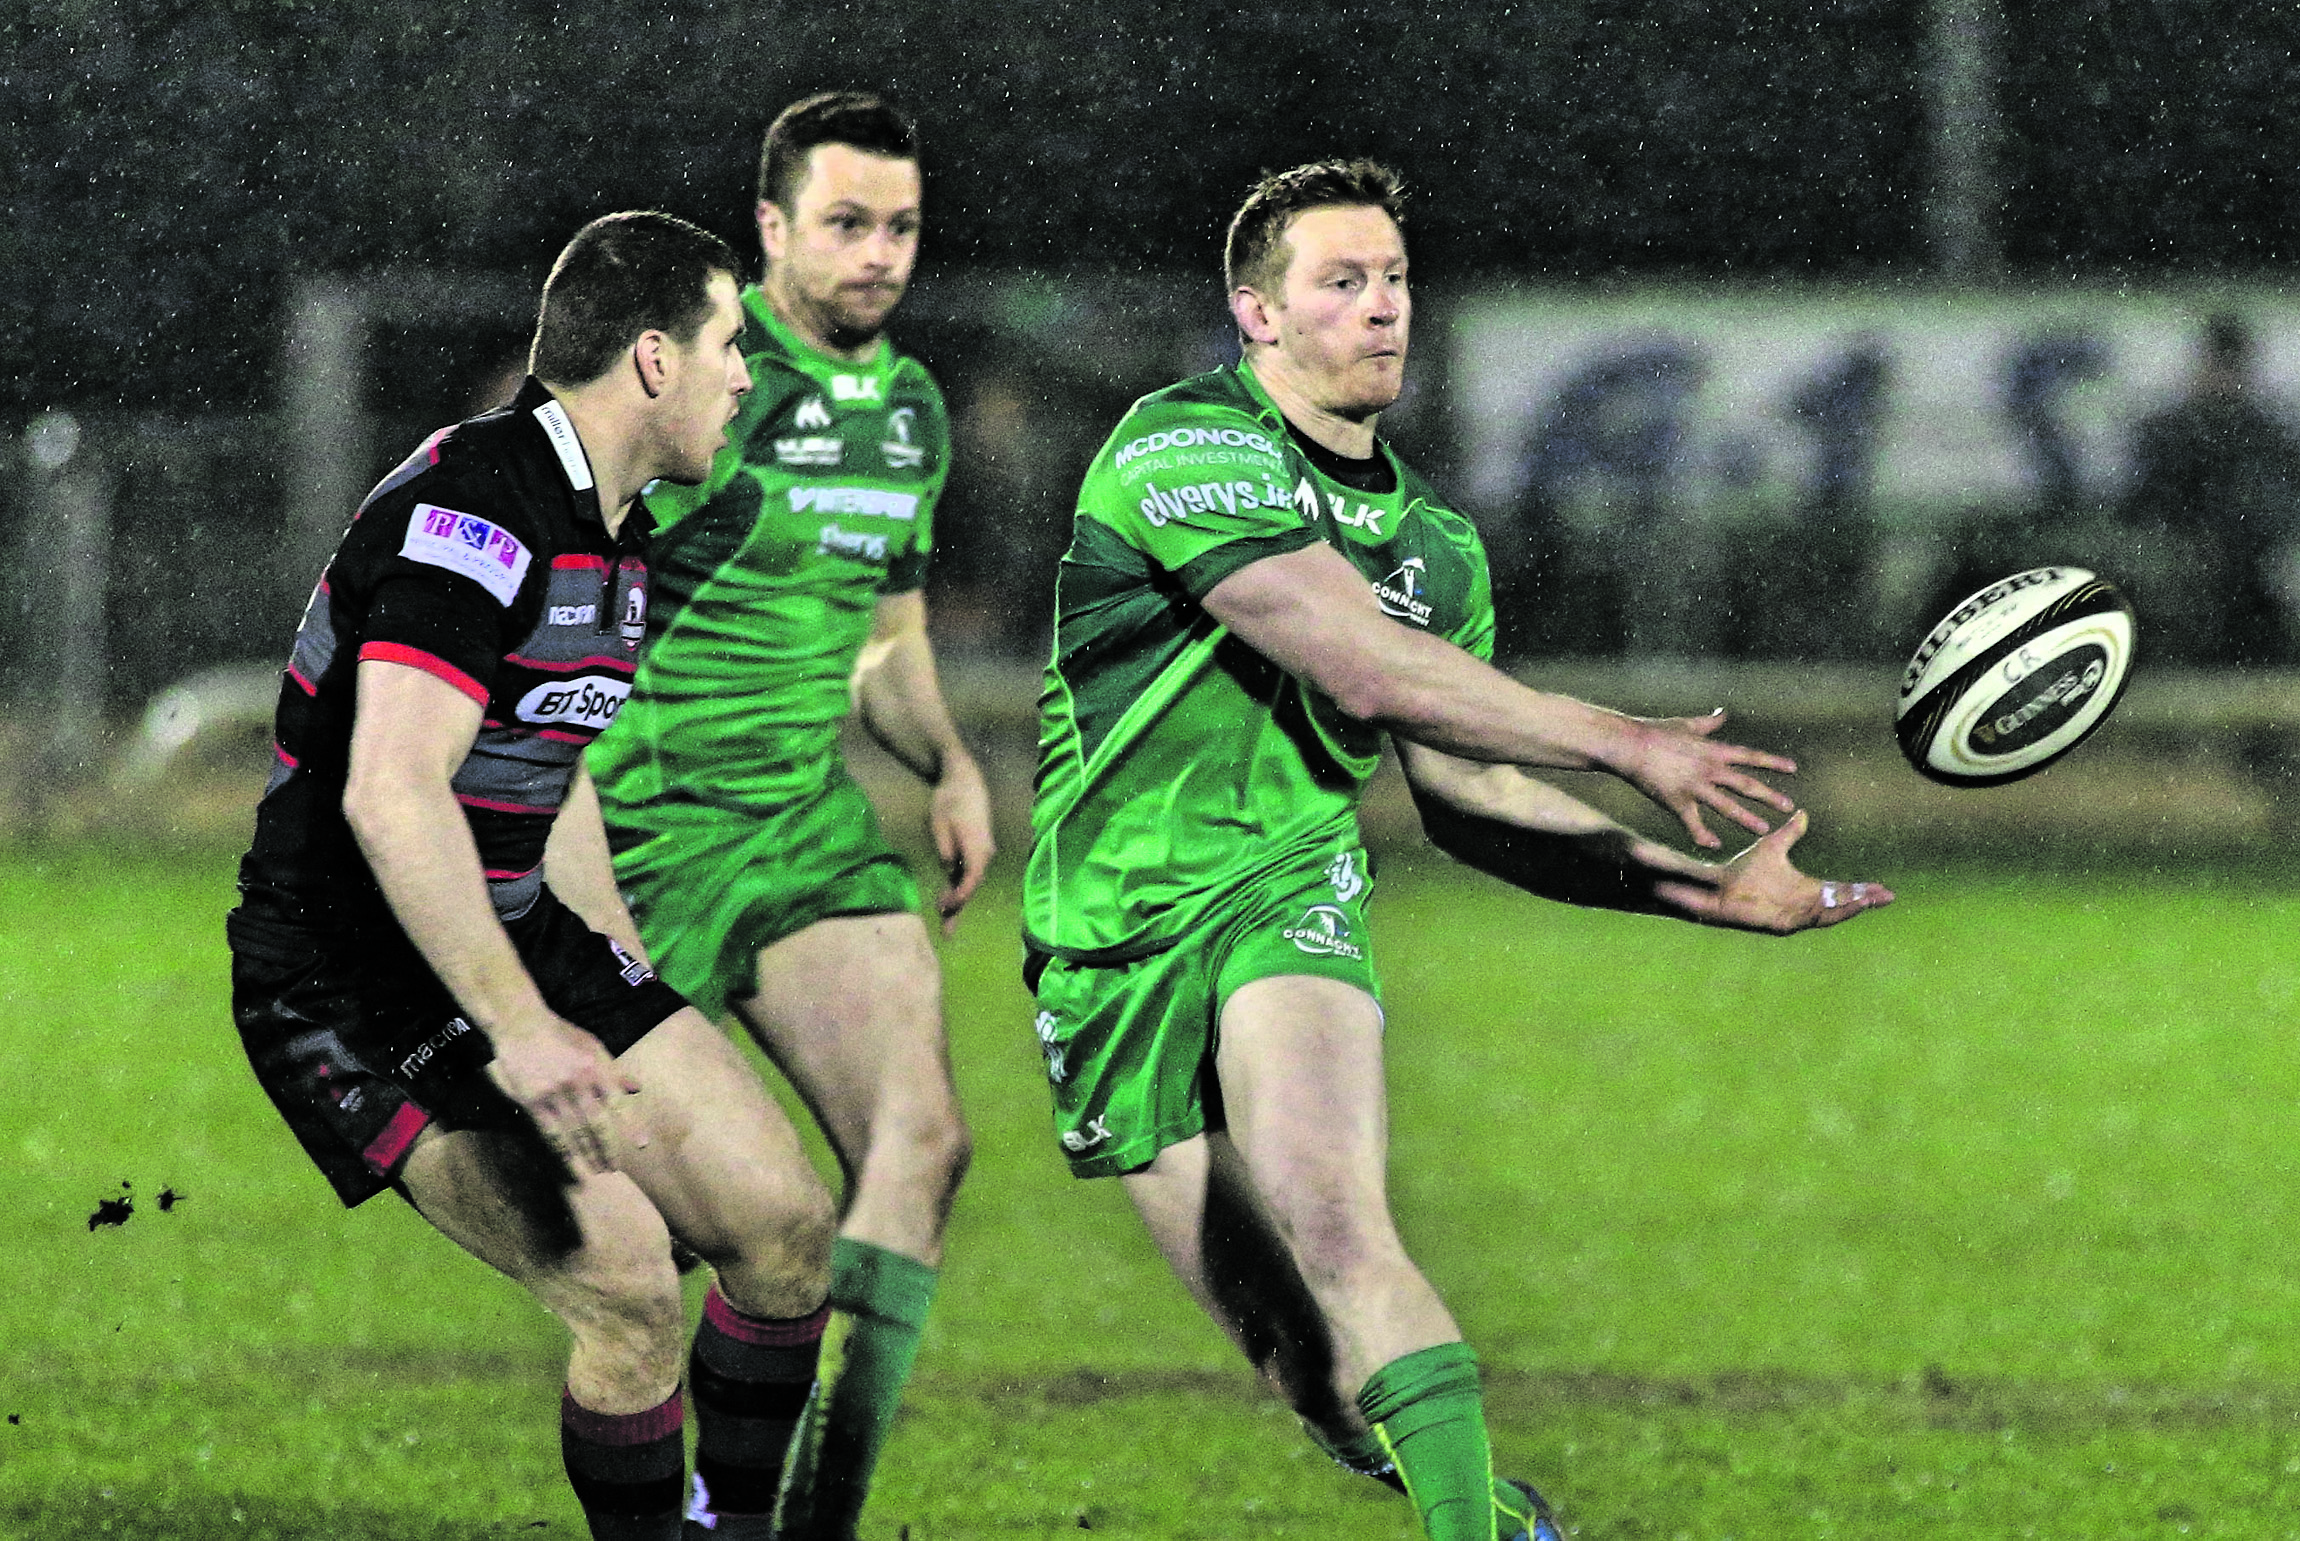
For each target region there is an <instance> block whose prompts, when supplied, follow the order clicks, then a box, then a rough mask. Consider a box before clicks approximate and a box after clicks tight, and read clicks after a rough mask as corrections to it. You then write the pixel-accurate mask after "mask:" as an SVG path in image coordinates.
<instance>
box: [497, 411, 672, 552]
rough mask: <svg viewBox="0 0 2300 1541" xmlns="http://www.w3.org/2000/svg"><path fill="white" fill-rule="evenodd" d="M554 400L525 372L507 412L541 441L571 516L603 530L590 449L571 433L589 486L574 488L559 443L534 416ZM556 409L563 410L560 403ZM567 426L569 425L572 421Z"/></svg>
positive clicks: (626, 518)
mask: <svg viewBox="0 0 2300 1541" xmlns="http://www.w3.org/2000/svg"><path fill="white" fill-rule="evenodd" d="M558 400H559V398H558V397H557V396H554V395H553V394H552V393H551V387H549V386H548V385H545V384H544V383H543V382H542V381H541V380H538V379H536V378H535V377H534V376H533V375H529V376H528V377H527V378H526V379H525V380H522V381H521V382H520V384H519V394H518V395H516V396H514V397H512V398H511V414H512V416H514V417H516V418H518V419H519V420H520V421H521V422H523V423H525V424H526V425H527V432H529V433H530V434H533V435H534V436H535V438H536V439H538V440H539V441H541V443H542V445H543V453H544V455H545V456H546V457H548V458H549V460H550V462H551V468H552V469H553V470H555V471H557V472H558V473H559V485H560V486H562V487H565V488H566V489H567V501H568V502H569V503H570V504H572V505H573V506H574V509H575V516H576V517H577V518H579V519H588V520H589V521H590V522H591V523H593V524H595V525H597V526H599V527H600V528H601V529H605V528H606V527H607V517H606V515H605V513H604V512H602V511H601V509H600V506H599V488H598V485H597V483H598V477H597V475H596V474H595V473H592V472H591V451H590V450H588V449H586V448H585V447H584V445H583V438H582V435H580V434H577V435H576V436H575V453H576V454H578V455H581V456H582V457H583V469H584V471H585V473H586V474H590V475H591V478H592V483H593V485H592V486H590V487H589V488H578V487H576V485H575V479H574V477H572V476H570V475H569V474H568V472H567V462H566V461H565V460H563V459H561V458H560V455H559V446H558V445H557V444H555V443H554V442H552V438H551V431H550V430H549V429H548V428H545V427H544V426H543V424H542V423H541V422H540V421H538V420H537V418H536V416H535V409H536V408H538V407H540V406H542V405H543V404H544V403H545V402H556V401H558ZM560 410H561V411H565V410H566V408H565V406H564V405H563V404H562V406H561V407H560ZM569 426H570V427H572V426H573V425H572V423H570V425H569ZM639 512H640V510H639V509H636V508H635V509H633V510H632V513H633V514H637V513H639ZM624 522H625V523H626V524H628V523H629V522H630V519H629V516H626V517H625V520H624Z"/></svg>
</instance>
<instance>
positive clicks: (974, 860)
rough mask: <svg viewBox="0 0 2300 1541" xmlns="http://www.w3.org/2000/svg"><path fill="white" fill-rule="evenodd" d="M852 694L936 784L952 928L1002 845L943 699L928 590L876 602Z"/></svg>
mask: <svg viewBox="0 0 2300 1541" xmlns="http://www.w3.org/2000/svg"><path fill="white" fill-rule="evenodd" d="M854 700H855V707H856V709H857V710H858V711H860V712H861V714H862V720H863V726H864V727H865V728H868V729H869V730H870V735H871V737H872V738H875V739H877V740H878V741H879V743H880V744H881V745H883V746H884V747H885V749H886V751H887V753H889V754H891V755H893V756H894V757H895V758H896V759H898V760H900V761H902V763H903V764H904V765H906V766H908V767H909V768H910V770H911V772H912V773H913V774H914V775H916V776H917V777H918V778H919V779H920V780H921V781H924V782H925V783H926V784H927V785H928V786H930V787H932V788H933V789H934V795H933V798H932V800H931V801H930V802H929V803H928V805H927V823H928V826H929V832H930V833H931V834H932V835H933V836H934V849H935V853H936V854H937V855H938V856H940V857H941V858H942V866H943V872H944V875H945V876H946V877H947V878H948V882H947V883H946V885H945V886H944V888H943V891H942V894H941V897H940V898H938V899H937V900H936V901H935V909H936V911H937V912H938V913H939V914H940V915H941V916H942V917H943V925H944V929H945V930H947V929H949V927H950V926H951V925H952V924H954V923H955V922H956V921H957V919H958V912H959V911H960V910H961V909H963V908H965V906H966V901H967V900H969V899H971V898H973V897H974V891H975V890H976V889H977V888H979V887H981V886H982V875H983V873H985V872H986V871H988V870H989V868H990V859H991V857H993V856H995V855H997V854H998V845H997V842H996V841H994V840H993V839H992V838H991V830H990V792H989V789H988V787H987V786H985V784H984V782H983V779H982V770H981V768H980V767H979V766H977V765H976V764H975V763H974V756H973V755H972V754H970V753H968V752H967V748H966V743H965V741H964V740H963V739H961V738H960V737H959V736H958V727H957V725H956V724H955V723H953V722H952V721H951V719H950V708H949V706H947V705H946V704H945V703H944V701H943V699H942V681H941V678H940V677H939V675H938V674H937V673H936V671H935V666H934V647H933V644H932V643H930V642H929V641H928V640H927V634H926V596H925V595H924V594H922V593H919V592H918V591H916V590H912V591H911V592H910V593H907V594H889V595H887V596H886V597H885V598H883V599H881V600H880V601H879V602H878V609H877V611H876V613H875V614H874V615H873V616H872V617H871V637H870V642H869V644H868V645H866V646H865V647H864V648H863V651H862V656H861V657H860V658H858V659H856V660H855V674H854Z"/></svg>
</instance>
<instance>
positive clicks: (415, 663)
mask: <svg viewBox="0 0 2300 1541" xmlns="http://www.w3.org/2000/svg"><path fill="white" fill-rule="evenodd" d="M359 657H360V661H361V662H362V663H365V662H366V661H367V660H368V659H370V658H372V659H374V660H375V661H376V662H378V663H396V664H405V665H406V666H407V667H408V668H410V669H421V670H422V671H423V672H424V673H426V674H428V675H431V676H432V677H433V678H435V679H442V680H445V681H446V682H447V683H448V684H450V685H453V686H454V687H455V688H456V689H457V690H460V691H462V692H463V693H464V694H465V695H467V696H469V697H471V699H472V700H474V701H477V702H478V703H479V704H480V705H481V706H485V705H486V704H487V687H486V686H485V685H482V684H480V683H479V681H477V680H475V679H473V678H472V677H471V676H470V675H468V674H466V673H464V672H463V671H462V670H461V669H458V668H457V667H455V665H453V664H451V663H449V662H448V661H447V660H446V659H444V658H440V657H437V656H435V655H433V654H430V653H426V652H425V651H423V649H421V648H418V647H409V646H408V645H407V644H406V643H404V642H367V643H362V644H361V645H360V649H359Z"/></svg>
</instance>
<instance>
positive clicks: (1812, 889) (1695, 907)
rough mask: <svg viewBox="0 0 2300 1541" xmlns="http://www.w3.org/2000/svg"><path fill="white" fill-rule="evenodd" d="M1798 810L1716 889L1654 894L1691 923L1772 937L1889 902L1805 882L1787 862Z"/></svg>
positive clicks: (1729, 869)
mask: <svg viewBox="0 0 2300 1541" xmlns="http://www.w3.org/2000/svg"><path fill="white" fill-rule="evenodd" d="M1808 822H1809V821H1808V819H1807V817H1806V815H1805V813H1804V811H1803V810H1802V809H1800V810H1799V811H1798V812H1797V813H1796V815H1795V816H1793V817H1792V818H1790V820H1789V821H1788V822H1787V823H1785V824H1783V825H1782V826H1781V827H1780V828H1779V829H1776V830H1774V831H1773V832H1772V833H1771V834H1769V835H1767V836H1765V837H1764V838H1763V839H1762V840H1759V841H1758V842H1757V843H1756V844H1754V845H1752V846H1750V847H1749V848H1748V849H1747V850H1745V851H1743V852H1742V853H1741V854H1740V855H1738V856H1736V857H1734V858H1733V859H1732V860H1731V861H1729V862H1727V863H1726V864H1725V865H1724V867H1723V868H1721V869H1713V870H1717V871H1719V872H1720V873H1721V880H1720V881H1719V882H1718V884H1717V886H1716V887H1714V888H1710V887H1703V886H1697V885H1695V884H1692V883H1678V882H1661V883H1656V884H1655V885H1654V887H1653V891H1654V893H1656V894H1657V895H1659V896H1660V897H1661V898H1663V899H1666V900H1667V901H1668V902H1670V903H1671V904H1674V905H1676V906H1677V907H1678V908H1679V909H1681V910H1684V911H1685V912H1686V913H1687V914H1689V915H1691V916H1692V917H1693V918H1694V919H1695V920H1698V921H1702V922H1704V923H1705V924H1708V925H1712V926H1732V927H1734V928H1736V929H1738V930H1742V931H1769V932H1772V933H1773V934H1774V935H1776V936H1787V935H1789V934H1790V933H1791V932H1795V931H1805V930H1809V929H1811V928H1812V927H1814V926H1833V925H1836V924H1838V923H1839V922H1840V921H1847V920H1851V919H1852V918H1853V917H1854V916H1855V915H1858V914H1860V913H1861V912H1862V911H1863V910H1873V909H1876V908H1877V907H1878V906H1880V905H1886V904H1890V903H1892V902H1893V891H1892V890H1891V889H1889V888H1887V887H1885V885H1884V884H1882V883H1846V882H1840V881H1836V880H1834V879H1830V880H1823V879H1820V878H1811V877H1807V876H1806V875H1805V874H1804V873H1802V872H1799V871H1798V870H1797V868H1796V866H1795V865H1794V864H1793V863H1792V862H1791V861H1790V860H1789V848H1790V847H1791V846H1793V845H1795V844H1796V843H1797V841H1798V840H1799V839H1800V838H1801V837H1802V836H1803V835H1804V833H1805V830H1806V827H1807V824H1808Z"/></svg>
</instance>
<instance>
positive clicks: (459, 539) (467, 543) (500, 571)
mask: <svg viewBox="0 0 2300 1541" xmlns="http://www.w3.org/2000/svg"><path fill="white" fill-rule="evenodd" d="M399 554H400V555H401V556H403V557H406V558H407V559H408V560H409V561H411V562H423V563H426V564H428V565H429V566H432V567H444V568H446V569H447V570H448V571H449V572H451V573H456V574H459V575H461V576H463V577H466V578H469V579H470V580H471V581H472V582H474V583H476V584H478V585H479V586H480V587H481V588H483V589H485V590H487V592H488V593H490V594H492V595H494V596H495V602H496V603H497V604H499V605H506V606H508V605H509V604H510V603H511V601H512V600H514V599H516V598H518V597H519V585H520V584H521V583H522V582H523V581H525V579H526V577H527V566H528V564H529V563H530V562H532V561H533V560H534V559H535V558H534V553H533V552H531V551H529V550H528V549H527V548H526V546H524V545H522V544H521V543H520V541H519V537H518V536H516V535H513V534H512V533H511V532H510V531H509V530H506V529H504V528H503V527H502V526H501V525H497V524H491V523H489V522H488V521H487V520H485V519H482V518H480V517H479V516H478V515H476V514H459V513H457V512H456V511H455V510H454V509H452V508H441V507H439V506H437V505H436V504H432V503H418V504H416V505H415V515H414V517H413V518H411V519H409V520H408V521H407V539H406V540H404V541H402V542H401V543H400V547H399Z"/></svg>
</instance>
